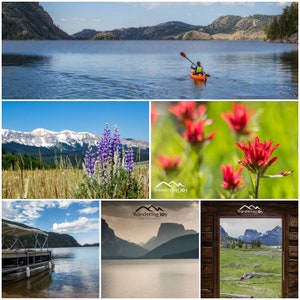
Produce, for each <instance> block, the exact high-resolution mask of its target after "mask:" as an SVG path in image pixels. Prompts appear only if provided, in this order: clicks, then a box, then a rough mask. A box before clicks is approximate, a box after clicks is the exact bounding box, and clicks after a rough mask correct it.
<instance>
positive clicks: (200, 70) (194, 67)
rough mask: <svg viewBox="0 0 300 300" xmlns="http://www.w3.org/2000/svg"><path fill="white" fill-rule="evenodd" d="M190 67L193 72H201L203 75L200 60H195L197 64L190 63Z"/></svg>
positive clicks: (196, 73)
mask: <svg viewBox="0 0 300 300" xmlns="http://www.w3.org/2000/svg"><path fill="white" fill-rule="evenodd" d="M191 69H192V70H194V72H193V73H194V74H195V75H198V74H202V75H203V67H202V66H201V63H200V61H197V64H196V65H195V64H192V65H191Z"/></svg>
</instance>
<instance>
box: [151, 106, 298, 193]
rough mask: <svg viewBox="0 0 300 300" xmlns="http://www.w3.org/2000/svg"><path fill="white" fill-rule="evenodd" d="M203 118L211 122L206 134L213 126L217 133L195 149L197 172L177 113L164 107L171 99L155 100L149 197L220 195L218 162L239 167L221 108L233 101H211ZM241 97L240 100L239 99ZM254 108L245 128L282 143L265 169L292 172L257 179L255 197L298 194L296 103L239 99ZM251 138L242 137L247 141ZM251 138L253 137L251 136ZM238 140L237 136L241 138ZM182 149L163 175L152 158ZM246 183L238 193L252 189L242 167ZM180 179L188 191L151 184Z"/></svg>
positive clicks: (240, 155)
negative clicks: (175, 163) (175, 165)
mask: <svg viewBox="0 0 300 300" xmlns="http://www.w3.org/2000/svg"><path fill="white" fill-rule="evenodd" d="M204 103H205V104H206V105H207V118H209V119H212V120H213V123H212V124H211V125H210V126H207V127H206V132H207V134H209V133H211V132H212V131H216V137H215V138H214V139H213V140H212V141H210V143H209V144H207V145H205V146H204V148H203V149H202V150H201V152H200V151H199V153H201V155H202V163H201V167H200V177H199V176H198V174H196V173H195V163H194V161H195V159H194V158H193V157H191V156H190V155H188V154H187V153H188V144H187V143H186V141H184V140H183V138H182V128H181V126H180V125H179V124H178V122H177V119H176V118H175V117H173V116H172V115H171V114H170V113H169V112H168V106H169V105H171V104H170V103H166V102H165V103H155V106H156V107H157V109H158V111H159V118H158V120H157V121H156V123H155V124H153V125H152V148H151V151H152V175H151V182H152V187H151V188H152V197H153V198H205V199H212V198H224V197H226V191H225V190H223V189H222V187H221V184H222V181H223V175H222V172H221V166H222V165H225V164H231V165H233V166H234V167H235V170H237V168H238V166H239V164H238V161H239V160H240V159H242V158H243V152H242V151H241V150H240V149H239V148H238V147H237V146H236V145H235V142H236V140H235V138H234V136H233V134H232V132H231V130H230V129H229V127H228V125H227V124H226V122H225V121H224V120H223V119H222V118H221V113H222V112H228V111H232V102H231V101H209V102H204ZM240 103H241V102H240ZM242 103H243V104H246V105H247V106H248V107H249V108H251V109H254V110H255V114H254V116H253V117H252V118H251V121H250V124H249V129H250V130H251V131H252V132H254V134H255V135H256V136H258V137H259V138H260V140H261V141H264V140H266V141H269V140H270V139H272V141H273V144H280V146H279V147H278V148H277V149H276V150H275V151H274V153H273V155H274V156H278V159H277V161H276V162H275V163H274V164H273V165H272V166H270V168H269V169H268V170H267V172H266V174H271V175H272V174H277V173H279V172H281V171H290V170H294V172H293V173H292V174H291V175H289V176H287V177H283V178H276V179H275V178H273V179H261V184H260V190H259V198H264V199H296V198H298V169H297V168H298V104H297V102H292V101H276V102H275V101H248V102H242ZM248 139H249V138H248V137H244V140H245V141H246V142H247V140H248ZM250 140H253V138H250ZM239 141H240V140H239ZM160 152H162V153H163V154H166V155H180V156H181V158H182V162H181V164H180V166H179V169H178V170H176V171H173V172H172V173H170V174H168V175H165V174H163V172H162V170H161V169H160V168H159V167H158V166H157V165H156V164H155V160H156V158H157V157H158V155H159V153H160ZM242 175H243V178H244V182H245V183H246V185H245V187H244V188H243V189H242V190H240V191H239V193H238V194H237V195H236V197H237V198H249V192H250V191H251V190H252V188H251V184H250V179H249V174H248V172H247V170H246V169H245V170H243V172H242ZM172 180H174V181H175V182H176V183H179V182H180V183H182V184H183V185H184V186H185V187H186V189H187V192H185V193H178V192H170V191H166V192H160V191H156V190H155V186H156V185H157V184H159V183H160V182H162V181H166V182H170V181H172Z"/></svg>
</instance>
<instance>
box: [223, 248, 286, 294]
mask: <svg viewBox="0 0 300 300" xmlns="http://www.w3.org/2000/svg"><path fill="white" fill-rule="evenodd" d="M251 272H253V273H255V274H256V275H255V276H254V277H252V278H250V279H246V280H240V279H241V277H242V276H243V275H244V274H249V273H251ZM281 288H282V251H281V249H277V248H276V249H275V248H271V247H265V246H263V247H262V248H258V249H240V248H239V249H224V248H222V249H220V294H221V297H222V298H227V297H230V295H243V296H248V297H253V298H281V297H282V292H281Z"/></svg>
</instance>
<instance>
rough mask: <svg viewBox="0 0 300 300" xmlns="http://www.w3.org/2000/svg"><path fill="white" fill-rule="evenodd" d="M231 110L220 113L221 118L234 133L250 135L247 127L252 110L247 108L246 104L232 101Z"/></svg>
mask: <svg viewBox="0 0 300 300" xmlns="http://www.w3.org/2000/svg"><path fill="white" fill-rule="evenodd" d="M232 108H233V111H232V112H227V113H221V116H222V118H223V119H224V120H225V121H226V123H227V124H228V125H229V127H230V129H231V130H232V131H233V132H234V133H235V134H236V135H241V134H245V135H251V132H250V131H249V129H248V125H249V121H250V119H251V117H252V115H253V113H254V110H248V108H247V106H246V105H242V104H237V103H235V102H233V103H232Z"/></svg>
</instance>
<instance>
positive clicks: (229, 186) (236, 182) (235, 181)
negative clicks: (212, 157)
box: [222, 165, 243, 192]
mask: <svg viewBox="0 0 300 300" xmlns="http://www.w3.org/2000/svg"><path fill="white" fill-rule="evenodd" d="M242 170H243V167H239V169H238V170H237V172H236V173H235V172H234V169H233V166H231V165H225V166H222V173H223V180H224V181H223V183H222V187H223V188H224V189H225V190H228V191H231V192H234V191H235V190H237V189H238V188H239V187H241V181H242V176H241V172H242Z"/></svg>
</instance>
